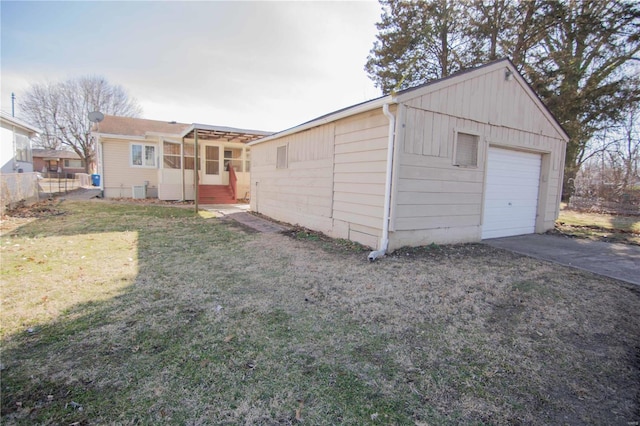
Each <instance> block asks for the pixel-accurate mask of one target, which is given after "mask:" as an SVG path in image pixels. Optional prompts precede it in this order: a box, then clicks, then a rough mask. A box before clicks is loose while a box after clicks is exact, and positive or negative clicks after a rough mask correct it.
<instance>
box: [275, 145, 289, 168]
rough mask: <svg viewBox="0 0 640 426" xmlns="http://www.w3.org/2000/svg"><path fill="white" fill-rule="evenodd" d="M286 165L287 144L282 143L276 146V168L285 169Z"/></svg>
mask: <svg viewBox="0 0 640 426" xmlns="http://www.w3.org/2000/svg"><path fill="white" fill-rule="evenodd" d="M287 167H288V164H287V145H282V146H279V147H278V152H277V159H276V169H286V168H287Z"/></svg>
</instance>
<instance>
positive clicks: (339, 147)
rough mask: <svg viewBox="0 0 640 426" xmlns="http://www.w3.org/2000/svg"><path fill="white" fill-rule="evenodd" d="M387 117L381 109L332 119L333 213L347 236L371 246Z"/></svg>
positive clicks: (379, 211) (378, 219) (376, 232)
mask: <svg viewBox="0 0 640 426" xmlns="http://www.w3.org/2000/svg"><path fill="white" fill-rule="evenodd" d="M388 129H389V120H388V118H387V117H385V116H384V114H383V113H382V110H381V109H377V110H373V111H369V112H366V113H362V114H358V115H355V116H353V117H349V118H346V119H343V120H340V121H338V122H337V123H336V136H335V170H334V195H333V196H334V204H333V217H334V218H335V219H336V220H337V221H343V222H346V223H348V224H349V235H348V238H350V239H352V240H354V241H358V242H360V243H362V244H365V245H368V246H372V247H375V246H376V245H377V241H378V239H379V238H380V232H381V227H382V218H383V206H384V183H385V178H386V164H387V163H386V159H387V145H388Z"/></svg>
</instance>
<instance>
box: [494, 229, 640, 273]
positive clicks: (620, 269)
mask: <svg viewBox="0 0 640 426" xmlns="http://www.w3.org/2000/svg"><path fill="white" fill-rule="evenodd" d="M483 243H485V244H488V245H490V246H492V247H497V248H501V249H505V250H509V251H512V252H515V253H519V254H524V255H527V256H531V257H534V258H536V259H542V260H548V261H550V262H555V263H559V264H561V265H565V266H570V267H572V268H577V269H582V270H585V271H589V272H593V273H595V274H599V275H604V276H605V277H610V278H615V279H617V280H621V281H626V282H628V283H631V284H636V285H640V246H632V245H627V244H617V243H604V242H600V241H591V240H584V239H577V238H569V237H564V236H561V235H548V234H531V235H520V236H516V237H505V238H495V239H491V240H484V241H483Z"/></svg>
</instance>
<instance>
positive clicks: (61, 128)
mask: <svg viewBox="0 0 640 426" xmlns="http://www.w3.org/2000/svg"><path fill="white" fill-rule="evenodd" d="M19 107H20V109H21V111H22V112H23V113H24V115H25V118H27V119H28V121H29V122H31V123H33V124H35V125H36V126H38V127H40V128H41V129H43V133H42V134H41V135H40V140H39V145H40V146H42V147H43V148H49V149H60V148H63V147H68V148H71V149H72V150H73V151H75V152H76V154H78V155H79V156H80V158H82V159H83V160H84V162H85V170H86V171H87V172H89V168H90V167H91V164H92V163H93V162H94V160H95V144H94V141H93V139H92V138H91V125H92V123H91V122H90V121H89V118H88V115H89V112H91V111H100V112H102V113H104V114H109V115H119V116H124V117H137V116H139V115H140V114H141V113H142V109H141V108H140V106H139V105H138V102H137V101H136V100H135V99H134V98H131V97H130V96H129V95H128V93H127V92H126V90H125V89H124V88H123V87H122V86H118V85H112V84H110V83H109V82H108V81H107V80H106V79H104V78H103V77H97V76H87V77H80V78H76V79H70V80H66V81H61V82H47V83H40V84H33V85H32V86H31V87H30V88H29V89H28V90H27V92H26V93H25V95H24V99H23V101H22V102H21V103H20V104H19Z"/></svg>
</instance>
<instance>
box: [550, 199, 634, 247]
mask: <svg viewBox="0 0 640 426" xmlns="http://www.w3.org/2000/svg"><path fill="white" fill-rule="evenodd" d="M556 230H557V231H559V232H561V233H563V234H566V235H571V236H574V237H579V238H589V239H594V240H602V241H610V242H621V243H626V244H635V245H640V217H638V216H624V215H611V214H603V213H589V212H580V211H576V210H569V209H567V208H566V207H565V208H563V209H561V210H560V215H559V217H558V220H557V222H556Z"/></svg>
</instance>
